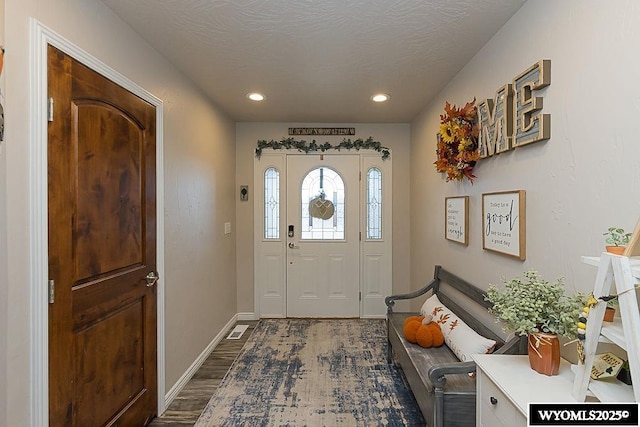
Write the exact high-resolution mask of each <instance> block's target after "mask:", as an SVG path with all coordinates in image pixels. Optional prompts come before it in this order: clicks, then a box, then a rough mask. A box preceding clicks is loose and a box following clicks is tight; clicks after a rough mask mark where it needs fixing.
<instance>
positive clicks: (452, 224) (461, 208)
mask: <svg viewBox="0 0 640 427" xmlns="http://www.w3.org/2000/svg"><path fill="white" fill-rule="evenodd" d="M468 230H469V196H459V197H446V198H445V199H444V238H445V239H447V240H451V241H453V242H458V243H462V244H463V245H465V246H468V245H469V233H468Z"/></svg>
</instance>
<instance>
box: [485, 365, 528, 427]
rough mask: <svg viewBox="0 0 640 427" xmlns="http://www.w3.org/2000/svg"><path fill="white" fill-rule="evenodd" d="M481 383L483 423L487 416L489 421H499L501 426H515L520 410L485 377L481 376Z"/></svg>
mask: <svg viewBox="0 0 640 427" xmlns="http://www.w3.org/2000/svg"><path fill="white" fill-rule="evenodd" d="M479 381H480V384H479V385H480V393H479V396H478V398H479V399H480V411H481V421H482V420H483V419H485V416H486V417H487V420H489V419H491V418H495V419H497V420H499V421H500V424H501V425H505V426H515V425H516V420H517V418H516V415H517V412H518V410H517V409H516V408H515V406H514V405H513V403H511V401H510V400H509V399H508V398H507V396H505V394H504V393H503V392H502V391H500V389H499V388H498V387H496V385H495V384H494V383H493V382H491V380H490V379H489V378H487V377H486V376H485V375H481V376H480V378H479ZM489 415H491V416H489ZM525 425H526V423H525Z"/></svg>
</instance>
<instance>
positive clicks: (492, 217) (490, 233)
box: [482, 190, 526, 260]
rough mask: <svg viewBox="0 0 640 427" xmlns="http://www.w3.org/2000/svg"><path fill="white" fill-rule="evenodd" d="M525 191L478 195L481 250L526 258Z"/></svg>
mask: <svg viewBox="0 0 640 427" xmlns="http://www.w3.org/2000/svg"><path fill="white" fill-rule="evenodd" d="M525 207H526V203H525V191H524V190H514V191H502V192H498V193H483V194H482V248H483V249H486V250H489V251H494V252H498V253H501V254H505V255H509V256H512V257H515V258H518V259H521V260H524V259H525V258H526V211H525Z"/></svg>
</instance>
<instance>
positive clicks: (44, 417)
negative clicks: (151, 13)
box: [29, 18, 165, 426]
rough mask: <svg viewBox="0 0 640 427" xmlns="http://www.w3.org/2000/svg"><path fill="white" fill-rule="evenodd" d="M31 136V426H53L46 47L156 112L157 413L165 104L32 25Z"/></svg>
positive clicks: (161, 379)
mask: <svg viewBox="0 0 640 427" xmlns="http://www.w3.org/2000/svg"><path fill="white" fill-rule="evenodd" d="M30 35H31V39H30V63H31V66H30V81H31V88H32V91H31V99H30V103H29V116H30V122H31V127H32V133H31V135H30V138H29V144H30V147H31V149H30V158H29V163H30V165H31V168H30V171H29V189H30V191H29V207H30V209H29V212H30V216H29V243H30V250H29V252H30V253H29V262H30V266H31V268H30V279H29V286H30V294H31V299H30V306H29V318H30V324H29V331H30V344H31V354H30V372H31V379H30V396H31V402H30V412H31V417H30V418H31V425H34V426H44V425H49V319H48V313H49V303H48V292H47V288H48V287H47V282H48V280H49V278H48V275H49V253H48V240H47V236H48V222H47V218H48V208H49V204H48V199H47V185H48V184H47V168H48V165H47V128H48V126H47V97H48V92H47V45H49V44H50V45H52V46H55V47H56V48H58V49H60V50H61V51H62V52H64V53H65V54H67V55H69V56H71V57H72V58H74V59H76V60H77V61H79V62H81V63H82V64H84V65H86V66H88V67H89V68H91V69H92V70H94V71H96V72H97V73H99V74H102V75H103V76H105V77H107V78H108V79H110V80H112V81H114V82H115V83H116V84H118V85H120V86H122V87H123V88H125V89H127V90H128V91H130V92H132V93H134V94H135V95H137V96H139V97H140V98H142V99H144V100H145V101H147V102H149V103H150V104H151V105H153V106H154V107H155V108H156V189H157V191H156V209H157V210H156V212H158V214H157V218H156V222H157V234H156V240H157V253H156V259H157V268H158V272H159V274H160V277H161V280H160V281H158V284H157V286H158V294H157V298H158V325H157V333H158V361H157V362H158V368H157V369H158V414H161V413H162V412H163V411H164V408H165V395H164V389H165V339H164V337H165V326H164V320H165V319H164V317H165V313H164V295H165V293H164V289H165V288H164V282H165V281H164V277H165V274H164V216H163V212H164V171H163V164H164V155H163V153H164V149H163V133H162V132H163V124H162V123H163V106H162V101H161V100H160V99H158V98H156V97H155V96H153V95H152V94H151V93H149V92H147V91H146V90H145V89H143V88H142V87H140V86H138V85H137V84H136V83H134V82H133V81H131V80H129V79H128V78H127V77H125V76H123V75H122V74H120V73H118V72H117V71H115V70H114V69H112V68H110V67H109V66H108V65H106V64H104V63H103V62H101V61H99V60H98V59H96V58H95V57H93V56H92V55H90V54H89V53H87V52H85V51H84V50H82V49H80V48H79V47H77V46H76V45H74V44H73V43H71V42H70V41H68V40H66V39H64V38H63V37H62V36H60V35H59V34H57V33H56V32H54V31H53V30H51V29H50V28H47V27H46V26H44V25H43V24H42V23H40V22H39V21H38V20H36V19H33V18H32V19H31V21H30Z"/></svg>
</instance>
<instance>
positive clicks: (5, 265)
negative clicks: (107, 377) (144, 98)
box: [0, 0, 236, 426]
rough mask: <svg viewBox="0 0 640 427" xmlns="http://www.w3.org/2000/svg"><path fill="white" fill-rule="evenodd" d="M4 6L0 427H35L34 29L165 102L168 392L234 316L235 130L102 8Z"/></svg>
mask: <svg viewBox="0 0 640 427" xmlns="http://www.w3.org/2000/svg"><path fill="white" fill-rule="evenodd" d="M4 3H5V18H6V19H5V20H4V23H5V24H6V34H5V36H6V37H5V40H6V41H7V44H6V48H7V55H6V63H5V72H4V73H5V79H6V88H7V91H6V105H5V111H6V113H7V114H6V116H7V122H8V123H7V132H6V141H5V142H4V143H3V145H2V146H1V147H0V177H1V178H0V183H1V184H3V185H2V187H1V189H0V200H2V201H1V202H0V236H2V238H1V240H0V242H1V243H0V260H2V261H0V267H2V268H1V269H0V278H1V280H2V284H1V285H2V286H0V289H2V290H0V297H2V298H0V301H2V303H0V304H2V307H0V308H3V309H2V310H0V311H1V313H2V314H0V319H1V320H0V327H1V330H2V336H3V338H2V341H0V345H1V347H0V362H2V371H3V372H4V371H6V381H5V379H4V378H5V376H4V375H2V376H0V380H1V381H2V383H1V384H0V387H1V389H2V394H1V395H0V397H1V398H2V402H3V403H2V404H1V405H2V406H0V425H3V426H5V425H6V426H28V425H30V421H29V405H30V396H29V378H30V372H29V355H30V350H31V349H30V344H29V339H30V333H31V331H30V330H29V298H30V295H29V280H30V274H31V272H30V267H29V237H30V232H31V231H30V230H29V215H28V214H29V212H30V210H31V207H30V206H29V168H30V165H29V143H30V139H29V138H30V132H31V127H30V124H29V102H28V101H29V98H30V92H29V51H30V45H29V18H30V17H35V18H36V19H38V20H39V21H40V22H42V23H44V24H45V25H46V26H48V27H49V28H51V29H52V30H53V31H55V32H57V33H58V34H60V35H62V36H63V37H65V38H66V39H68V40H69V41H71V42H72V43H74V44H76V45H78V46H79V47H80V48H81V49H84V50H85V51H87V52H88V53H89V54H91V55H93V56H94V57H96V58H97V59H99V60H100V61H102V62H104V63H106V64H107V65H109V66H110V67H112V68H114V69H115V70H116V71H118V72H120V73H122V74H123V75H125V76H126V77H128V78H129V79H131V80H132V81H134V82H136V83H137V84H138V85H140V86H141V87H143V88H145V89H146V90H148V91H149V92H151V93H153V94H154V95H155V96H157V97H158V98H160V99H162V100H163V101H164V113H165V116H164V147H165V163H164V171H165V190H164V198H165V211H164V212H159V214H160V215H164V219H165V225H166V232H165V238H166V247H165V257H166V277H165V278H163V280H164V281H165V284H166V342H167V353H166V363H167V365H166V387H167V389H169V388H170V387H171V386H172V385H173V384H174V383H175V382H176V381H177V380H178V378H179V377H180V376H181V375H182V374H183V373H184V372H185V370H186V369H187V368H188V367H189V365H190V364H191V363H192V362H193V361H194V359H195V358H196V357H197V356H198V355H199V354H200V352H201V351H202V350H203V349H204V348H205V347H206V346H207V344H208V343H209V342H210V341H211V340H212V339H213V338H214V337H215V336H216V334H217V333H218V332H220V330H221V329H222V327H223V326H224V325H225V324H226V322H227V321H228V320H229V319H231V318H232V317H233V315H234V314H235V313H236V307H235V303H236V301H235V298H236V293H235V243H234V240H233V238H232V237H230V236H226V237H225V236H224V235H223V223H224V222H228V221H231V220H232V219H233V218H234V216H235V205H234V203H233V201H234V198H233V197H234V191H233V187H234V177H235V170H234V169H235V167H234V159H235V147H234V144H235V128H234V124H233V122H231V121H230V120H229V119H228V118H227V117H226V116H225V115H224V114H222V113H221V112H220V110H219V109H218V108H216V107H215V106H214V105H212V104H211V103H210V102H208V101H207V100H206V99H205V98H204V97H203V96H202V95H201V94H200V93H199V91H198V90H197V89H195V88H194V87H193V86H192V85H191V84H190V83H189V81H188V80H187V79H186V78H185V77H183V76H182V75H181V74H180V73H178V72H177V71H176V69H175V68H174V67H172V66H171V65H170V64H169V63H168V62H167V61H166V60H164V59H163V58H162V57H161V56H160V55H159V54H158V53H157V52H156V51H155V50H153V49H152V48H151V47H149V45H148V44H147V43H146V42H145V41H144V40H142V39H141V38H140V37H139V36H138V35H137V34H136V33H135V32H134V31H132V30H131V29H130V28H129V27H127V26H126V25H125V24H124V23H123V22H122V21H121V20H120V19H119V18H118V17H116V16H115V15H114V14H113V13H112V12H111V11H110V10H109V9H108V8H106V7H105V6H104V5H103V3H101V2H100V1H98V0H4ZM5 177H6V180H5ZM5 194H6V204H5ZM5 212H6V220H5ZM5 231H6V234H5ZM5 236H6V237H5ZM5 252H7V253H6V257H5V256H4V253H5ZM5 259H6V262H5ZM5 281H6V282H8V283H6V286H5ZM5 304H6V307H5V306H4V305H5ZM5 308H6V310H5ZM5 340H6V342H5ZM5 345H6V348H5ZM5 402H6V403H5Z"/></svg>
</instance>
